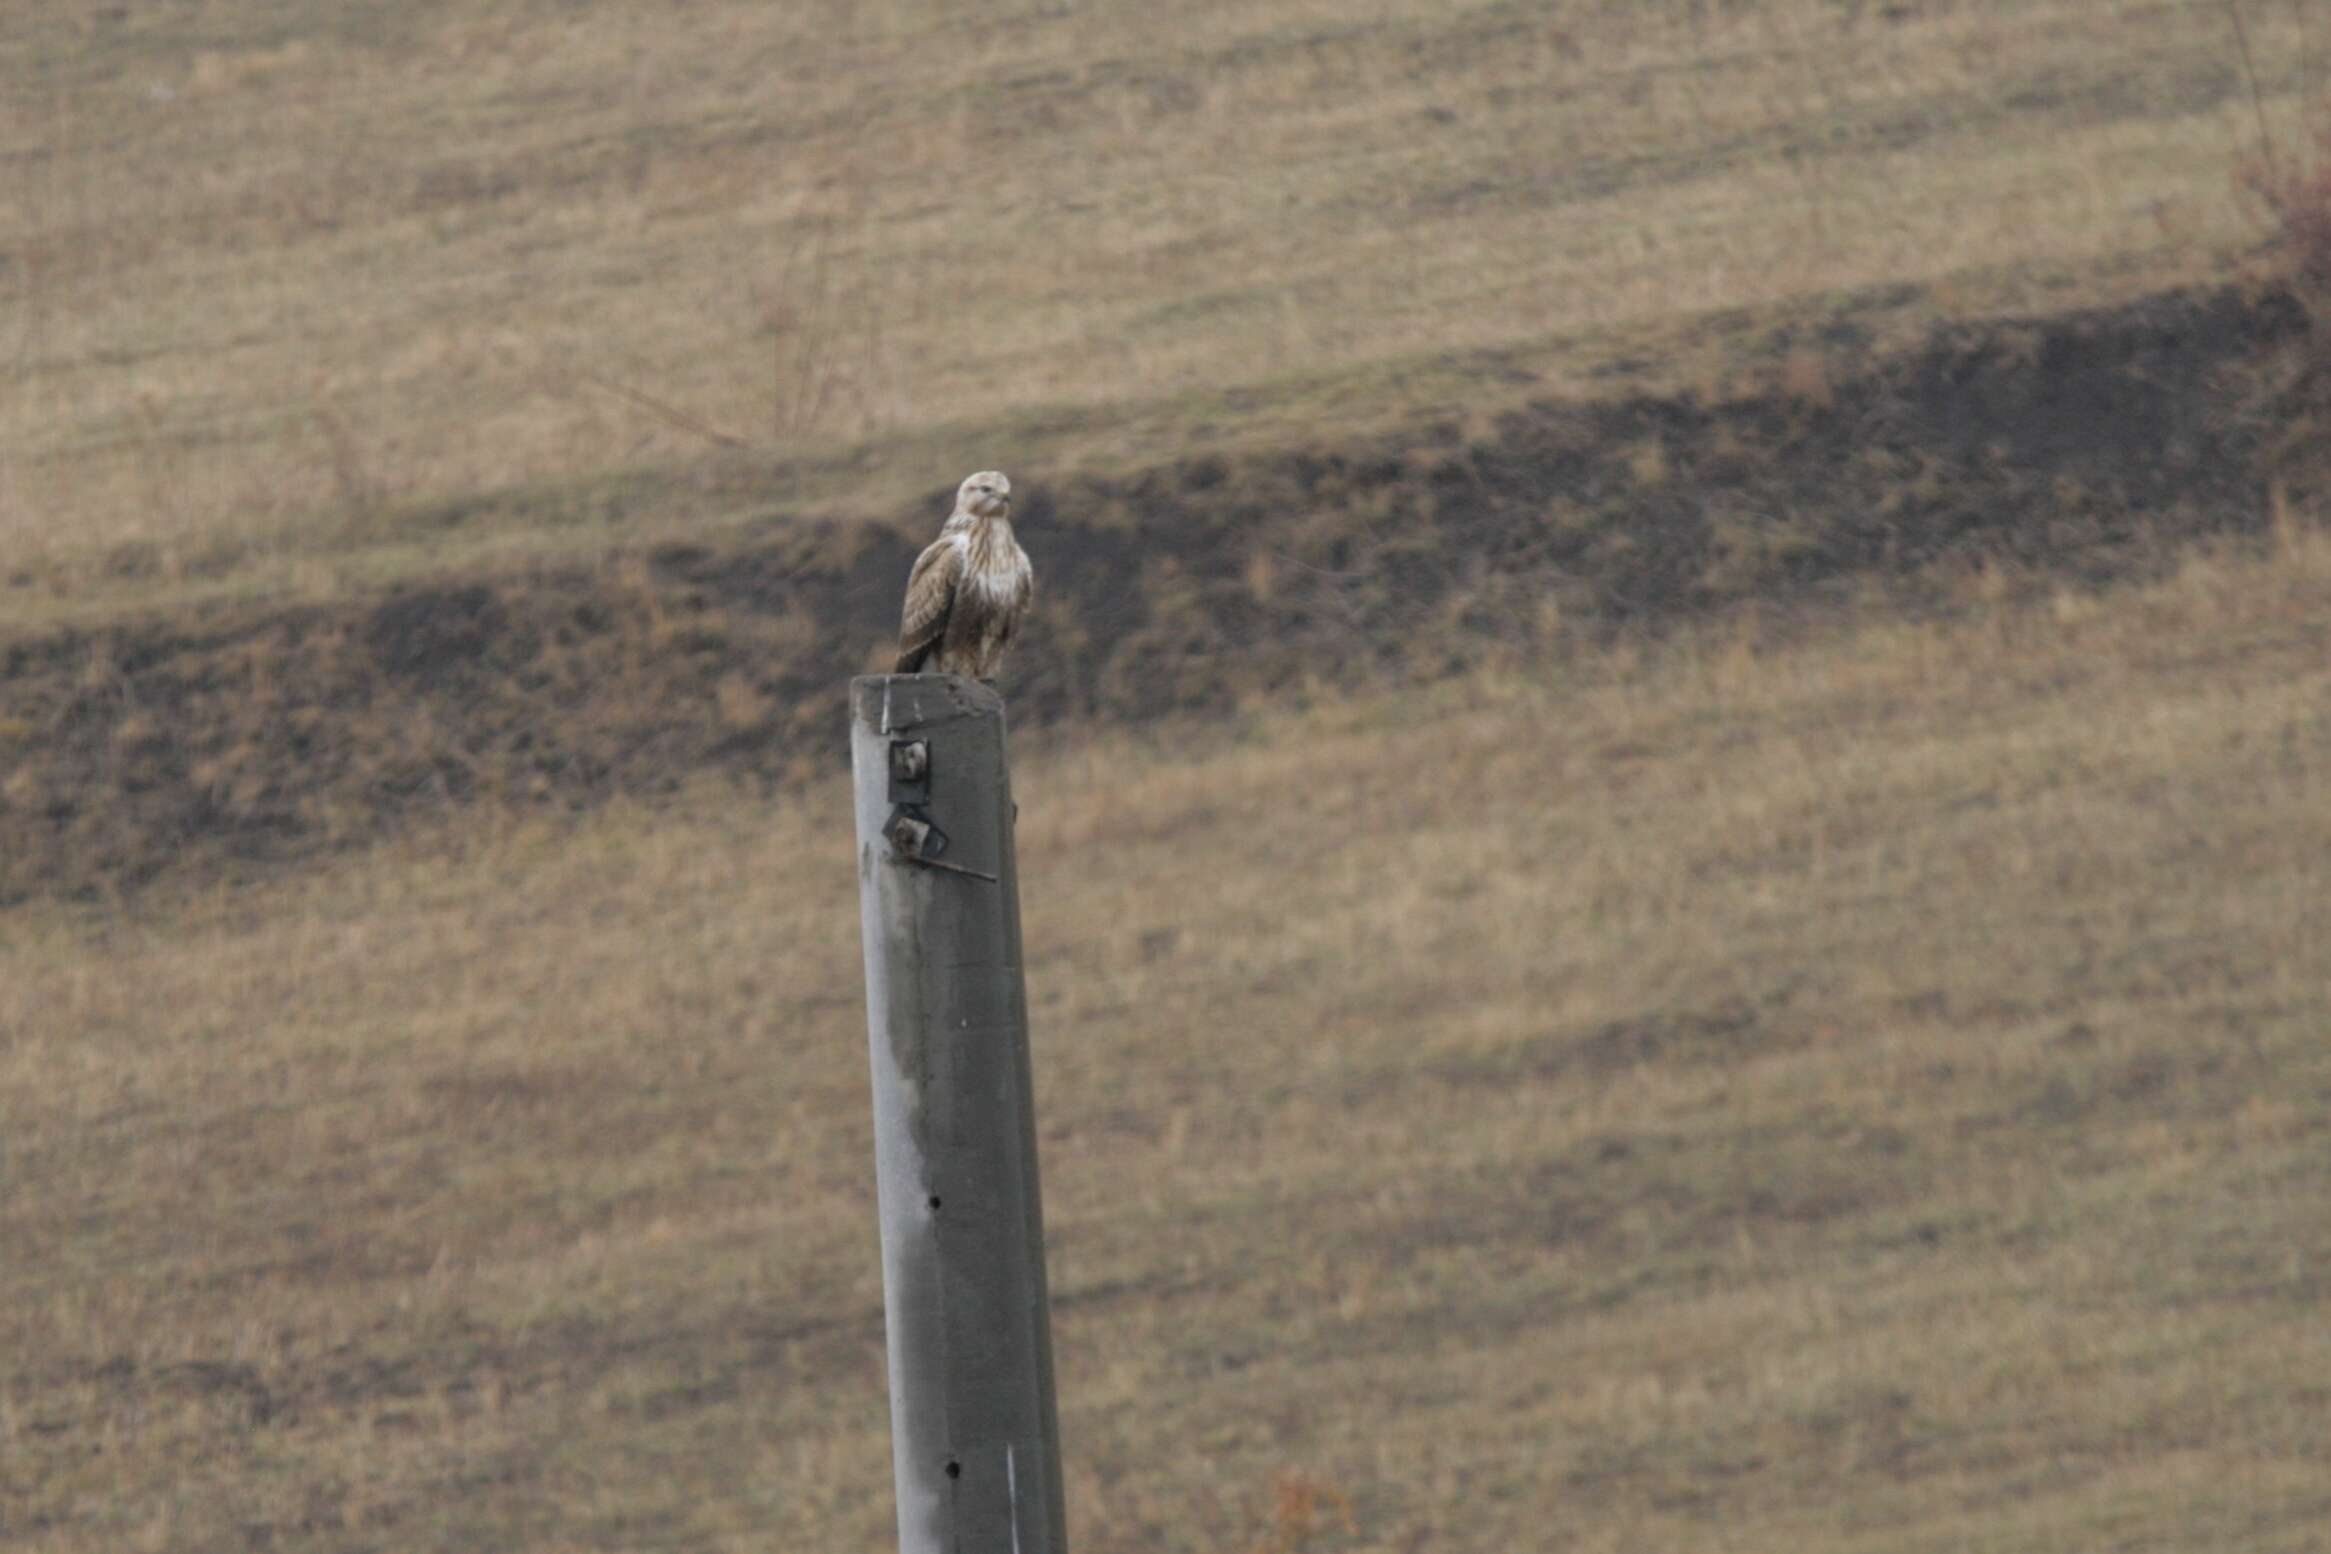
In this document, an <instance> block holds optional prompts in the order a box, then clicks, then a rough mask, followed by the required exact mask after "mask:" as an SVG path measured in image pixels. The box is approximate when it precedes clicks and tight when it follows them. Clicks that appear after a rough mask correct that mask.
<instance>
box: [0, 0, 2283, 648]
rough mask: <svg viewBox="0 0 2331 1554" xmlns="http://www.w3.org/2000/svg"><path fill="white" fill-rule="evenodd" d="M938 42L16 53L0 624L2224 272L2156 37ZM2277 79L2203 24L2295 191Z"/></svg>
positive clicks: (1464, 11) (1320, 431) (2213, 82)
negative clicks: (2286, 162) (1744, 333)
mask: <svg viewBox="0 0 2331 1554" xmlns="http://www.w3.org/2000/svg"><path fill="white" fill-rule="evenodd" d="M986 15H987V18H988V19H987V20H985V21H983V23H982V24H980V25H977V26H972V25H967V24H965V23H964V22H963V21H961V20H960V19H959V18H958V17H957V15H956V13H955V12H954V11H953V10H951V9H949V8H947V7H943V6H938V5H934V4H930V3H928V0H898V3H894V4H889V5H873V6H869V5H864V4H859V3H855V0H853V3H849V4H831V5H823V6H806V5H803V6H769V5H765V4H759V3H754V0H698V3H694V4H690V5H688V6H686V7H683V8H680V9H676V10H675V9H671V8H651V9H646V10H643V9H641V8H638V7H629V6H615V5H594V6H584V7H576V6H573V5H567V4H557V3H551V0H494V3H491V4H472V3H463V4H450V3H434V4H413V5H404V6H395V7H391V6H385V5H367V6H362V7H354V8H351V7H329V8H327V7H321V6H313V5H309V6H299V5H290V6H286V5H259V4H254V3H251V0H184V3H180V4H175V5H171V6H166V7H154V6H142V5H141V6H129V7H120V6H55V7H42V8H35V9H34V10H32V11H30V12H28V13H27V14H26V15H24V16H20V17H17V18H14V19H12V22H11V26H10V30H9V37H8V39H7V40H6V41H5V43H0V158H5V165H6V166H7V167H8V169H9V172H8V176H7V177H6V179H5V180H0V230H5V232H6V233H7V237H6V239H5V241H4V243H0V320H5V322H4V323H0V352H4V353H5V357H4V359H5V360H6V362H7V363H8V371H7V373H6V379H5V382H6V395H5V399H4V400H0V448H4V449H5V450H6V452H5V455H4V457H5V460H6V462H5V464H4V465H0V603H4V605H5V608H6V610H7V612H8V614H9V615H10V616H11V617H13V618H15V619H17V620H23V619H27V618H31V617H33V616H36V615H43V614H47V613H50V612H53V611H56V610H58V609H60V608H61V607H66V606H67V605H69V604H71V605H73V607H77V608H84V609H85V608H86V607H88V605H89V604H90V602H91V601H92V600H93V599H94V600H136V601H146V602H151V601H155V600H169V599H174V598H182V597H187V596H190V595H201V594H208V593H214V592H218V591H221V590H230V591H243V590H249V589H254V588H265V589H267V590H270V591H274V592H280V591H282V590H285V589H291V590H296V591H298V592H300V593H303V594H306V595H311V596H313V595H317V594H328V593H331V592H333V591H336V590H338V589H342V588H346V587H350V586H363V585H365V584H367V583H369V582H371V581H374V580H377V579H379V578H381V577H383V576H386V575H394V574H399V573H408V572H411V571H414V570H433V569H442V568H444V567H446V566H449V565H452V564H455V563H457V562H458V563H460V564H464V565H474V564H476V563H477V562H479V561H480V560H481V559H483V558H490V557H493V556H497V555H504V554H507V553H508V552H509V551H511V550H512V549H513V548H520V549H525V550H529V551H533V552H540V551H543V550H546V549H547V550H555V551H562V552H572V551H574V550H576V549H577V548H581V549H583V550H588V549H590V548H592V547H594V546H597V545H602V544H604V543H606V542H608V541H609V540H610V539H612V538H618V537H623V536H637V535H638V534H640V533H642V532H667V531H684V532H687V533H691V534H696V535H702V534H705V533H708V532H713V531H716V530H718V529H720V528H721V527H723V526H724V525H727V524H733V523H734V522H736V521H738V520H739V519H742V518H746V517H750V516H753V515H755V514H766V513H769V512H772V511H778V512H788V511H800V510H802V509H804V508H807V509H810V510H820V511H834V512H849V513H868V512H871V513H875V514H878V515H881V516H885V517H893V516H896V515H897V514H898V513H899V511H900V504H901V503H902V501H908V500H911V499H913V498H915V497H917V496H919V495H920V494H921V493H922V492H924V491H925V490H927V489H928V488H929V487H930V486H932V485H933V484H934V483H935V477H934V476H933V475H932V474H931V473H930V471H931V470H933V469H934V468H936V469H940V470H954V469H955V468H957V467H958V466H964V465H965V461H966V460H974V461H984V462H993V461H994V460H993V458H992V456H991V455H992V452H993V450H994V448H995V446H996V445H997V444H998V443H999V442H1002V443H1003V444H1004V445H1005V446H1008V447H1009V448H1010V449H1011V451H1012V457H1013V462H1014V463H1015V466H1016V467H1026V468H1032V469H1035V470H1039V471H1041V472H1043V473H1046V474H1053V475H1056V474H1060V473H1063V472H1065V471H1067V470H1069V469H1071V468H1087V469H1102V470H1114V469H1118V468H1122V467H1123V466H1125V465H1126V464H1127V462H1128V461H1129V460H1132V459H1136V458H1139V459H1149V460H1161V459H1164V458H1167V457H1170V456H1174V455H1178V454H1181V453H1183V452H1186V451H1188V450H1190V449H1191V448H1194V447H1195V448H1205V449H1218V448H1220V447H1222V446H1224V445H1234V444H1239V443H1252V442H1255V441H1257V440H1260V441H1263V442H1268V443H1271V444H1273V445H1285V444H1288V443H1293V442H1302V441H1316V440H1319V439H1321V438H1322V437H1340V436H1343V435H1345V434H1347V433H1349V432H1350V431H1352V430H1353V429H1354V428H1356V427H1365V426H1369V425H1372V424H1377V423H1383V422H1387V421H1393V420H1402V419H1406V418H1409V417H1412V416H1414V415H1415V414H1417V413H1418V412H1419V411H1420V410H1432V411H1437V412H1443V413H1454V414H1459V415H1466V416H1474V417H1480V416H1485V415H1487V414H1489V413H1490V412H1492V411H1494V410H1495V409H1496V408H1498V406H1499V404H1500V402H1501V401H1505V400H1510V399H1512V398H1514V397H1516V396H1518V395H1533V394H1543V393H1545V392H1548V391H1549V390H1566V389H1570V388H1574V387H1577V386H1579V385H1581V384H1586V383H1590V382H1591V383H1594V384H1597V385H1603V386H1607V385H1608V384H1609V383H1610V382H1611V381H1613V378H1612V375H1613V374H1614V373H1616V374H1618V375H1619V376H1621V377H1637V378H1642V377H1653V378H1656V377H1659V376H1662V375H1667V376H1673V375H1675V374H1678V373H1680V374H1682V375H1684V376H1685V377H1686V378H1693V377H1700V376H1707V375H1715V376H1714V377H1713V378H1712V379H1711V381H1721V374H1722V373H1723V371H1725V370H1726V367H1725V364H1724V363H1723V361H1722V359H1721V354H1722V353H1721V351H1720V349H1718V347H1719V346H1720V344H1721V341H1720V339H1710V338H1699V337H1698V333H1699V331H1700V326H1701V325H1703V324H1704V323H1705V322H1706V321H1707V320H1709V319H1711V318H1720V317H1721V316H1722V315H1724V314H1725V313H1726V312H1728V311H1729V310H1737V309H1741V308H1772V307H1783V306H1793V307H1799V308H1805V309H1809V310H1812V311H1814V312H1817V313H1818V312H1824V311H1833V310H1836V309H1838V308H1841V307H1848V306H1852V307H1859V308H1863V309H1872V310H1875V313H1876V314H1877V316H1878V317H1879V319H1880V320H1881V322H1883V323H1884V324H1885V325H1886V326H1887V327H1889V328H1893V329H1896V330H1897V331H1909V330H1915V329H1918V328H1922V327H1924V325H1925V324H1926V323H1928V322H1929V321H1931V320H1932V319H1933V318H1935V317H1938V316H1952V315H1964V314H1967V313H1969V312H1988V311H1998V310H2002V309H2028V308H2033V307H2037V306H2053V305H2056V304H2059V303H2061V302H2063V301H2065V300H2067V299H2069V298H2075V297H2077V298H2082V299H2090V300H2094V299H2101V298H2103V297H2105V296H2108V295H2114V294H2126V293H2128V292H2130V291H2132V290H2133V289H2136V288H2139V287H2142V286H2148V285H2158V284H2161V283H2163V282H2165V281H2168V280H2174V279H2179V278H2186V277H2190V276H2193V275H2196V274H2200V273H2204V272H2206V271H2207V270H2208V269H2209V268H2210V267H2211V265H2212V263H2213V261H2214V258H2215V256H2216V255H2218V254H2220V253H2222V252H2223V251H2224V250H2226V249H2227V248H2228V247H2229V246H2239V245H2241V244H2244V243H2247V242H2248V241H2250V240H2251V239H2252V238H2253V237H2254V235H2255V228H2254V227H2253V225H2252V224H2251V215H2250V213H2249V212H2247V211H2245V209H2244V208H2243V204H2242V202H2241V201H2240V200H2239V199H2238V198H2237V197H2236V195H2235V192H2234V190H2233V189H2232V187H2231V184H2230V182H2229V180H2228V179H2227V177H2226V176H2225V165H2226V163H2227V160H2228V158H2229V157H2230V156H2231V155H2232V154H2234V152H2235V151H2236V150H2237V149H2239V148H2241V147H2243V146H2246V145H2248V144H2249V143H2250V141H2251V139H2252V138H2253V137H2254V133H2255V132H2254V129H2253V124H2252V121H2253V112H2252V107H2251V103H2250V100H2249V97H2248V95H2247V91H2246V84H2245V81H2244V78H2243V75H2242V73H2241V70H2240V68H2239V65H2238V62H2237V60H2238V56H2237V54H2236V52H2235V50H2234V49H2233V47H2232V46H2231V42H2230V38H2229V34H2228V31H2227V27H2226V18H2225V16H2224V14H2223V13H2222V12H2221V11H2220V9H2219V8H2217V7H2215V6H2207V5H2201V6H2197V5H2192V4H2187V3H2185V0H2159V3H2140V0H2118V3H2111V4H2099V3H2097V0H2023V3H2014V4H2008V3H1998V0H1989V3H1971V0H1970V3H1947V4H1946V3H1937V4H1928V5H1914V6H1913V5H1896V6H1872V5H1862V4H1858V3H1855V4H1846V3H1841V0H1774V3H1769V4H1759V5H1754V6H1709V5H1705V4H1700V3H1683V0H1662V3H1654V4H1643V3H1637V0H1624V3H1621V0H1607V3H1595V4H1589V5H1578V6H1566V7H1564V8H1562V11H1561V14H1560V18H1559V20H1558V21H1549V20H1548V18H1547V17H1546V16H1545V15H1543V14H1541V12H1540V11H1539V9H1538V8H1536V7H1532V6H1528V5H1517V4H1510V3H1498V4H1471V5H1465V6H1458V7H1450V6H1446V5H1426V4H1423V3H1421V0H1370V3H1366V4H1354V3H1351V0H1335V3H1322V0H1267V3H1259V4H1256V3H1240V4H1236V5H1230V4H1210V5H1202V6H1165V7H1161V6H1149V5H1139V4H1134V3H1131V0H1110V3H1100V4H1094V3H1083V4H1075V5H1035V4H1022V5H1016V6H1013V7H1009V8H990V10H989V11H988V12H987V13H986ZM2299 22H2300V17H2299V16H2298V14H2297V8H2286V7H2282V6H2273V7H2260V8H2258V14H2257V15H2256V16H2255V18H2254V21H2253V29H2254V33H2255V40H2254V41H2255V55H2256V58H2257V59H2258V61H2259V62H2260V75H2261V79H2262V88H2263V93H2264V104H2265V109H2266V111H2267V112H2268V113H2269V114H2270V115H2271V116H2273V122H2274V123H2275V125H2276V127H2277V129H2278V132H2280V133H2283V134H2286V135H2287V134H2289V133H2290V128H2289V125H2290V123H2291V120H2292V115H2293V113H2294V112H2295V111H2296V108H2295V105H2296V103H2297V101H2298V98H2299V84H2300V82H2301V81H2302V80H2303V79H2304V78H2305V77H2304V61H2305V58H2306V54H2305V49H2304V48H2303V47H2302V44H2303V42H2304V35H2303V33H2302V31H2301V28H2300V26H2299ZM1096 280H1099V281H1100V282H1101V283H1100V284H1096ZM1857 298H1858V299H1859V300H1858V302H1857V301H1856V299H1857ZM1710 352H1714V356H1713V357H1710V355H1709V353H1710ZM1653 362H1658V363H1660V364H1662V365H1660V366H1659V367H1656V368H1654V367H1652V366H1650V365H1649V364H1651V363H1653ZM611 385H612V387H610V386H611ZM619 390H629V391H631V392H632V393H634V394H637V393H645V394H647V395H649V396H650V397H651V398H652V399H653V400H654V401H655V403H656V405H657V406H660V407H661V409H660V410H659V409H650V408H646V407H643V406H642V404H641V403H639V402H638V401H637V400H636V399H633V398H630V397H626V395H625V394H624V393H622V392H619ZM707 429H709V430H713V431H718V432H721V433H723V434H725V435H726V436H727V437H730V438H734V439H741V440H743V441H745V442H748V443H751V444H754V445H756V446H757V447H759V448H761V449H762V450H763V451H762V452H760V453H758V454H756V455H754V456H753V457H751V458H750V459H749V460H748V465H747V468H746V469H745V470H744V471H743V472H740V471H739V470H737V469H736V468H733V467H732V465H733V464H734V461H735V460H736V459H737V458H738V457H740V456H741V455H740V454H739V450H737V449H735V448H733V447H726V446H723V445H722V444H720V443H718V442H715V441H713V440H710V439H708V438H707V437H706V436H705V435H704V432H705V431H706V430H707ZM75 601H77V602H78V603H77V604H73V602H75Z"/></svg>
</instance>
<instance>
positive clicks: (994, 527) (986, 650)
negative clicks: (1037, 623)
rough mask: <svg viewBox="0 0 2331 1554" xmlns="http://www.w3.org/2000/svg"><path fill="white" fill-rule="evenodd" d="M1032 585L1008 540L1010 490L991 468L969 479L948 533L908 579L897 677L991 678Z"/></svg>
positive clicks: (1016, 545)
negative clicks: (950, 675)
mask: <svg viewBox="0 0 2331 1554" xmlns="http://www.w3.org/2000/svg"><path fill="white" fill-rule="evenodd" d="M1035 586H1036V574H1035V572H1034V571H1033V570H1032V569H1031V568H1030V567H1029V565H1028V553H1027V552H1026V551H1024V550H1022V549H1021V548H1020V542H1019V541H1018V540H1017V539H1015V538H1013V536H1012V483H1011V482H1010V481H1009V480H1006V479H1005V478H1004V477H1003V475H1002V474H1001V473H1000V472H999V471H996V470H992V469H983V470H981V471H980V472H979V473H978V474H976V475H972V476H969V477H968V478H966V479H965V480H964V482H963V484H962V486H961V487H960V488H959V489H957V491H956V493H955V511H954V513H953V514H952V515H951V516H950V517H949V518H948V519H947V524H946V527H945V528H942V529H941V530H940V531H939V537H938V538H937V539H935V540H933V541H932V542H931V544H930V547H929V548H928V549H926V550H925V551H924V552H923V553H922V554H921V555H920V556H918V557H916V558H915V569H914V571H912V572H911V573H909V574H908V575H907V590H906V611H905V613H904V615H903V616H902V617H901V619H900V621H899V627H898V669H897V671H896V672H897V673H899V674H959V675H968V676H970V677H971V678H973V679H977V680H990V679H993V678H995V672H996V667H997V665H999V664H1001V663H1002V662H1003V657H1004V649H1005V648H1007V647H1009V646H1010V645H1011V641H1012V637H1013V635H1014V634H1015V633H1017V632H1018V631H1019V629H1020V620H1021V617H1023V616H1025V615H1026V614H1027V613H1028V600H1029V598H1030V597H1031V595H1032V594H1033V593H1034V592H1035Z"/></svg>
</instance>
